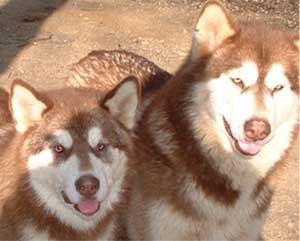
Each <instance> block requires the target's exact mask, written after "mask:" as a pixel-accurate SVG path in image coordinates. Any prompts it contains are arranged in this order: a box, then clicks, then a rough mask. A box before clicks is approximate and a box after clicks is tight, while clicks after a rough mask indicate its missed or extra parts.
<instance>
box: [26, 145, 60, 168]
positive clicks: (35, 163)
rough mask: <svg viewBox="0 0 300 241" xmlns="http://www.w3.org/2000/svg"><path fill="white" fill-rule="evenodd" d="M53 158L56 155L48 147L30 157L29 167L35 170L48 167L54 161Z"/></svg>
mask: <svg viewBox="0 0 300 241" xmlns="http://www.w3.org/2000/svg"><path fill="white" fill-rule="evenodd" d="M53 158H54V156H53V154H52V151H51V150H50V149H49V148H46V149H45V150H43V151H41V152H39V153H37V154H35V155H32V156H30V157H29V159H28V162H27V168H28V169H29V170H34V169H39V168H43V167H47V166H49V165H51V164H52V163H53V161H54V159H53Z"/></svg>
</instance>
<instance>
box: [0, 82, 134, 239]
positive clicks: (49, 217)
mask: <svg viewBox="0 0 300 241" xmlns="http://www.w3.org/2000/svg"><path fill="white" fill-rule="evenodd" d="M9 98H10V99H9V102H10V110H11V114H12V116H13V119H14V121H15V124H12V123H11V124H8V125H4V126H1V129H0V130H1V132H0V135H1V139H0V149H1V153H0V173H1V175H0V240H24V241H25V240H111V239H113V238H114V232H115V226H116V223H115V222H116V215H117V213H118V210H119V209H120V208H121V207H122V206H121V204H122V201H123V200H124V197H125V195H126V188H127V183H128V182H129V179H130V171H129V169H131V165H132V160H133V156H134V146H133V144H132V141H131V137H130V131H129V129H130V128H131V127H132V126H133V124H134V114H135V110H136V107H137V105H138V100H139V87H138V82H137V80H136V78H134V77H128V78H127V79H126V80H124V81H123V82H122V83H120V84H119V85H117V86H116V87H115V88H114V89H113V90H112V91H110V92H109V93H107V94H105V92H99V91H96V90H91V89H72V88H65V89H60V90H52V91H47V92H43V93H41V92H38V91H36V90H34V89H33V88H32V87H31V86H29V85H28V84H26V83H25V82H23V81H21V80H17V81H14V82H13V84H12V87H11V94H10V97H9Z"/></svg>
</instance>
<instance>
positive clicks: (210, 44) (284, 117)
mask: <svg viewBox="0 0 300 241" xmlns="http://www.w3.org/2000/svg"><path fill="white" fill-rule="evenodd" d="M188 61H189V66H190V69H189V72H191V73H194V75H193V76H192V80H191V81H193V84H192V85H190V86H192V89H191V90H190V91H191V92H192V93H193V94H192V96H193V99H192V102H193V103H194V105H193V107H192V110H190V113H192V114H191V115H192V116H193V118H194V120H195V125H196V126H197V128H196V129H198V130H200V132H201V131H202V132H203V134H204V135H205V136H206V137H207V135H208V134H207V132H208V131H209V130H211V132H214V133H216V135H217V136H218V139H219V140H221V143H222V146H223V147H224V149H225V150H226V151H227V152H228V153H235V154H236V153H238V155H239V156H240V158H242V159H244V158H247V159H248V158H251V157H254V156H257V155H258V154H259V153H260V152H261V151H262V150H264V149H266V150H268V151H267V152H266V153H268V152H269V154H270V153H271V152H272V151H271V149H270V148H266V147H267V146H268V144H269V143H272V144H271V145H272V146H273V149H274V148H279V149H281V150H284V149H286V148H287V147H288V146H289V145H290V139H291V135H292V132H293V130H294V128H295V124H296V123H297V119H298V97H299V93H298V91H299V37H298V34H294V33H290V32H287V31H283V30H280V29H277V28H275V27H274V28H272V26H266V25H265V24H263V23H259V22H253V21H244V22H243V21H241V22H237V21H236V20H235V19H234V18H233V17H232V16H230V15H229V14H228V13H227V12H226V11H225V9H224V8H223V7H222V6H221V5H220V4H219V3H218V2H215V1H210V2H208V3H207V4H206V5H205V6H204V8H203V10H202V12H201V14H200V17H199V20H198V23H197V25H196V27H195V32H194V38H193V46H192V50H191V53H190V56H189V59H188ZM194 113H198V114H197V115H196V118H195V114H194ZM208 126H209V127H208ZM212 138H213V137H212ZM208 139H209V138H208ZM269 146H270V145H269ZM281 154H282V153H281ZM278 158H279V157H278Z"/></svg>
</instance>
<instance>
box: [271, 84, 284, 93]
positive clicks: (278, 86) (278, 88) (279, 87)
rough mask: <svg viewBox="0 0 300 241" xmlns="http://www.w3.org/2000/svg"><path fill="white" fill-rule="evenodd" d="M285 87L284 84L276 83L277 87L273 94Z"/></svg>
mask: <svg viewBox="0 0 300 241" xmlns="http://www.w3.org/2000/svg"><path fill="white" fill-rule="evenodd" d="M283 87H284V86H283V85H276V86H275V88H274V89H273V91H272V94H273V93H275V92H277V91H279V90H282V89H283Z"/></svg>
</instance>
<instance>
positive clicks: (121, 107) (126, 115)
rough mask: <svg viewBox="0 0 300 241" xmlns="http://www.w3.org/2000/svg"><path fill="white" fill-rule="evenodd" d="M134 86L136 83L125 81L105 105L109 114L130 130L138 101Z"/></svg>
mask: <svg viewBox="0 0 300 241" xmlns="http://www.w3.org/2000/svg"><path fill="white" fill-rule="evenodd" d="M136 85H137V83H136V82H134V81H126V82H125V83H123V84H122V85H121V86H120V87H119V88H118V89H117V91H116V93H115V94H114V96H112V97H111V98H110V99H108V100H107V101H106V103H105V105H106V106H107V107H108V109H109V111H110V113H111V114H112V115H113V116H115V117H116V118H117V119H118V120H119V121H120V122H121V123H123V124H124V125H125V126H126V127H127V128H128V129H131V128H132V127H133V125H134V117H135V113H136V109H137V106H138V101H139V97H138V91H137V86H136Z"/></svg>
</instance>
